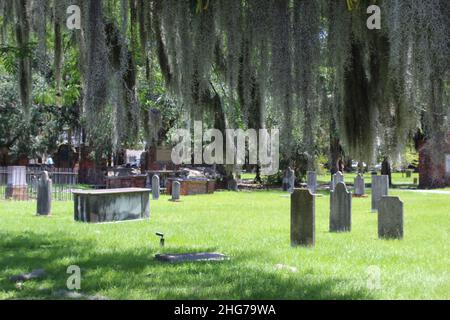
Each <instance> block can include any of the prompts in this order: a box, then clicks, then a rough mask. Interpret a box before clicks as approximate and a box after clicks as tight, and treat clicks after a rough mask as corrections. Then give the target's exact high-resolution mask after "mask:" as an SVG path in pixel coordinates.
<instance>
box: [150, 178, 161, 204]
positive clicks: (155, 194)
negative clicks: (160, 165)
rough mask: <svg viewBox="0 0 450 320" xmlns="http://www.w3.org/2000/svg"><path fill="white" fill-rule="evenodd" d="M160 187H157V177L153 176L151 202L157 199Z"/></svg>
mask: <svg viewBox="0 0 450 320" xmlns="http://www.w3.org/2000/svg"><path fill="white" fill-rule="evenodd" d="M159 188H160V185H159V177H158V176H157V175H156V174H155V175H154V176H153V178H152V198H153V200H158V199H159V193H160V190H159Z"/></svg>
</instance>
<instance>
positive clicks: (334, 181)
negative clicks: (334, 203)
mask: <svg viewBox="0 0 450 320" xmlns="http://www.w3.org/2000/svg"><path fill="white" fill-rule="evenodd" d="M339 182H344V174H343V173H342V172H340V171H338V172H336V173H335V174H333V178H332V179H331V188H330V191H333V190H334V188H336V185H337V184H338V183H339Z"/></svg>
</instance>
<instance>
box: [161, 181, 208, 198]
mask: <svg viewBox="0 0 450 320" xmlns="http://www.w3.org/2000/svg"><path fill="white" fill-rule="evenodd" d="M173 181H174V179H168V180H167V185H166V187H167V194H170V195H171V194H172V182H173ZM179 181H180V180H179ZM180 184H181V195H182V196H190V195H196V194H211V193H214V191H215V190H216V183H215V181H214V180H181V181H180Z"/></svg>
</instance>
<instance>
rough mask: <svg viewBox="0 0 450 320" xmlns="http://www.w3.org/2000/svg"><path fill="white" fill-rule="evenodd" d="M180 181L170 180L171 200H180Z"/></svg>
mask: <svg viewBox="0 0 450 320" xmlns="http://www.w3.org/2000/svg"><path fill="white" fill-rule="evenodd" d="M180 194H181V183H180V182H179V181H174V182H172V201H174V202H178V201H180Z"/></svg>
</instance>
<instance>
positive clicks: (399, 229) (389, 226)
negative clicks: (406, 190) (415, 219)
mask: <svg viewBox="0 0 450 320" xmlns="http://www.w3.org/2000/svg"><path fill="white" fill-rule="evenodd" d="M378 237H379V238H380V239H403V202H402V201H401V200H400V199H399V198H398V197H387V196H385V197H382V198H381V200H380V201H379V203H378Z"/></svg>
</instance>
